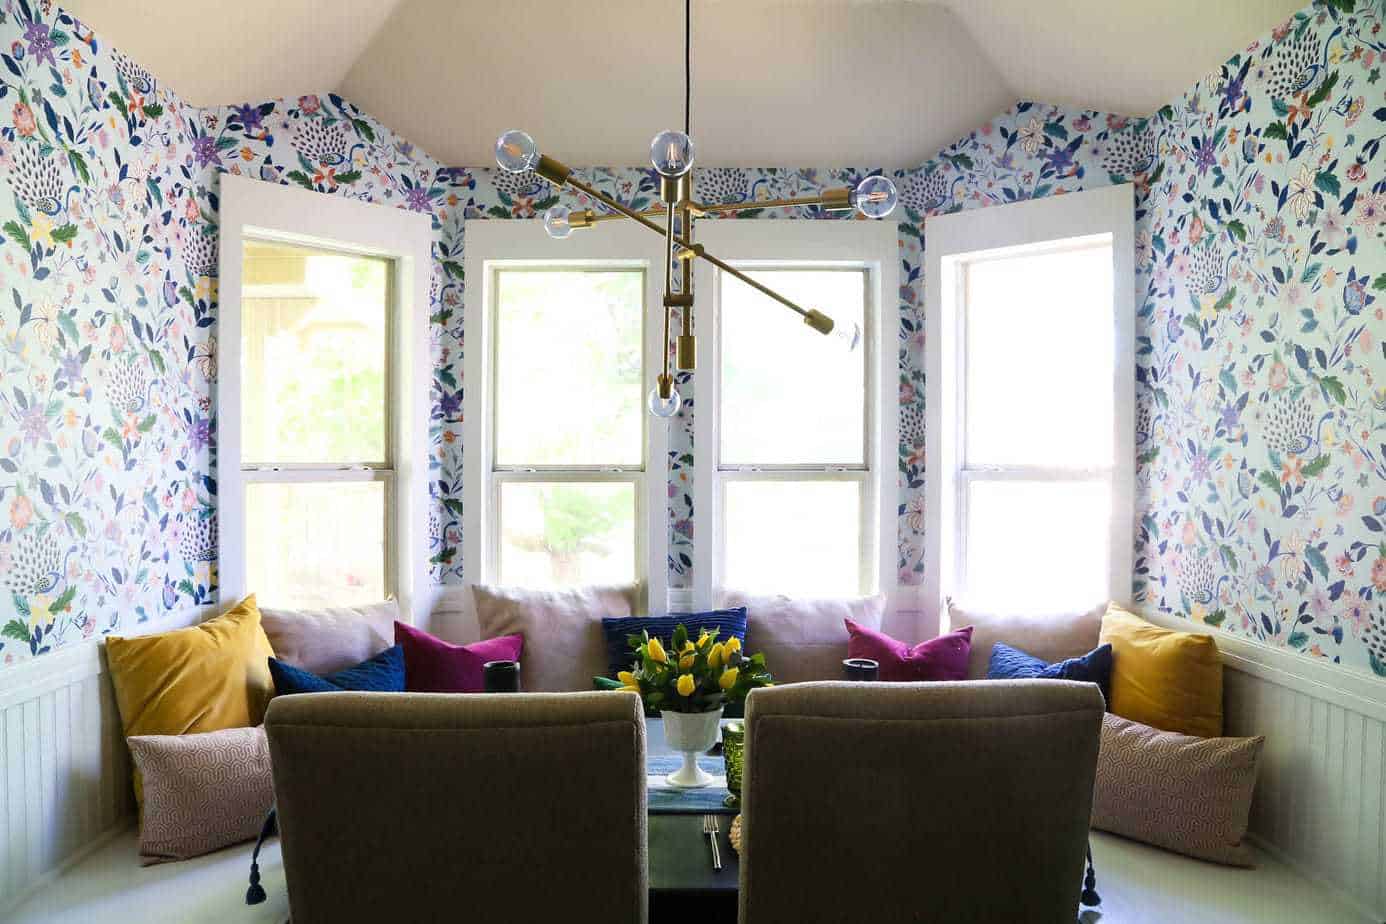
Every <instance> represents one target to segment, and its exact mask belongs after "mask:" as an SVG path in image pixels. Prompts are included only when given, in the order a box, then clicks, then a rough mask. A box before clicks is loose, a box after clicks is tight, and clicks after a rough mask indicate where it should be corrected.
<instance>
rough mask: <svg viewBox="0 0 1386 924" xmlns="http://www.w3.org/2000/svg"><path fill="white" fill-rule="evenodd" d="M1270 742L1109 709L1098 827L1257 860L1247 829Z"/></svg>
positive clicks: (1215, 855)
mask: <svg viewBox="0 0 1386 924" xmlns="http://www.w3.org/2000/svg"><path fill="white" fill-rule="evenodd" d="M1265 741H1266V739H1265V738H1264V737H1262V736H1260V735H1258V736H1256V737H1255V738H1195V737H1192V736H1191V735H1181V734H1178V733H1177V732H1167V731H1160V730H1159V729H1157V728H1151V727H1150V726H1149V725H1141V724H1140V723H1139V722H1132V721H1130V720H1129V719H1123V718H1121V717H1120V716H1116V715H1112V714H1111V713H1110V712H1109V713H1107V714H1106V716H1105V717H1104V718H1103V721H1102V745H1101V750H1100V751H1099V753H1098V757H1097V781H1096V783H1095V785H1094V787H1093V798H1092V826H1093V827H1094V828H1100V829H1101V830H1103V831H1111V832H1112V833H1114V834H1121V835H1125V836H1126V837H1129V838H1133V839H1135V840H1138V841H1144V842H1145V843H1147V844H1154V845H1155V846H1156V847H1164V848H1165V849H1167V850H1173V851H1174V852H1175V853H1182V854H1185V855H1187V856H1190V857H1197V858H1199V859H1201V860H1211V861H1212V862H1214V863H1225V864H1227V865H1229V866H1252V865H1254V864H1253V863H1252V858H1251V851H1250V849H1249V848H1248V847H1247V845H1246V843H1245V839H1246V829H1247V824H1248V816H1249V815H1250V813H1251V796H1252V792H1253V791H1254V790H1255V788H1256V766H1257V763H1258V762H1259V760H1260V757H1261V748H1262V746H1263V745H1264V744H1265Z"/></svg>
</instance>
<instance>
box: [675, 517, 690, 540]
mask: <svg viewBox="0 0 1386 924" xmlns="http://www.w3.org/2000/svg"><path fill="white" fill-rule="evenodd" d="M674 532H676V533H678V534H679V535H680V536H684V537H685V538H688V539H692V538H693V521H692V520H688V519H683V520H675V521H674Z"/></svg>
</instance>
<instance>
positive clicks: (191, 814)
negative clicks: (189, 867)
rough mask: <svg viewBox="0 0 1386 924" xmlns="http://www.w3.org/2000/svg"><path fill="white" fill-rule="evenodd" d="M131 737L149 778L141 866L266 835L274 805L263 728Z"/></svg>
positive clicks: (141, 768)
mask: <svg viewBox="0 0 1386 924" xmlns="http://www.w3.org/2000/svg"><path fill="white" fill-rule="evenodd" d="M126 740H127V741H128V742H129V744H130V753H131V755H132V756H133V757H134V759H135V766H136V767H138V768H139V771H140V774H141V775H142V776H143V779H144V805H143V808H142V809H141V812H140V863H141V864H142V865H144V866H149V865H150V864H153V863H167V862H169V861H171V860H186V859H187V858H189V857H196V856H201V855H202V854H204V853H210V852H211V851H213V850H217V849H218V848H221V847H226V846H228V845H230V844H239V843H240V842H241V841H248V840H250V839H251V838H253V837H255V836H256V835H257V834H259V833H260V826H261V825H262V824H263V823H264V821H265V815H266V814H267V813H268V812H269V810H270V806H271V805H273V804H274V781H273V778H272V776H271V774H270V755H269V743H268V741H267V740H266V738H265V728H264V726H263V725H257V726H256V727H254V728H227V729H223V730H222V731H214V732H203V733H200V734H194V735H135V736H133V737H130V738H127V739H126Z"/></svg>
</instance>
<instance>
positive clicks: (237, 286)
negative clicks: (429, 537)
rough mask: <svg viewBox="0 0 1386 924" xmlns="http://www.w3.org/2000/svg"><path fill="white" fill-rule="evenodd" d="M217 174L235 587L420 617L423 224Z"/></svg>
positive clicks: (227, 509) (230, 575) (392, 212)
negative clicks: (387, 604) (415, 611)
mask: <svg viewBox="0 0 1386 924" xmlns="http://www.w3.org/2000/svg"><path fill="white" fill-rule="evenodd" d="M223 184H224V185H223V203H224V207H225V210H226V213H225V214H226V216H228V217H229V221H227V220H224V221H223V226H222V232H223V237H222V241H223V256H222V279H223V290H222V313H221V342H220V363H219V365H220V376H219V380H218V397H219V405H220V422H221V441H220V456H219V460H218V462H219V482H220V488H221V492H220V493H221V502H222V503H221V511H220V515H221V527H222V528H221V584H222V589H223V596H224V597H227V598H231V597H238V596H240V595H242V594H244V593H255V594H256V595H257V597H258V599H259V600H260V601H261V602H262V603H263V604H266V605H271V606H283V607H324V606H349V605H354V604H362V603H368V602H372V601H377V600H381V599H384V598H386V597H391V596H395V597H399V598H401V602H402V603H404V604H406V605H407V606H409V607H412V606H413V605H414V604H415V603H418V604H419V606H420V608H421V610H422V609H423V607H424V601H423V600H422V599H421V597H422V595H423V578H422V574H423V571H422V567H421V565H422V560H423V557H424V556H423V553H422V548H421V545H422V543H421V541H419V540H421V539H422V535H421V534H422V532H423V529H424V525H423V518H422V515H421V514H422V511H423V503H422V500H423V496H424V490H425V486H424V479H423V471H424V467H425V465H426V451H427V450H426V443H425V442H423V440H424V434H425V433H426V428H427V411H426V405H425V404H424V403H423V402H424V400H426V385H425V383H426V382H427V381H428V376H427V367H426V365H424V363H426V362H427V349H426V341H425V340H424V339H423V338H424V336H425V333H424V320H425V318H426V306H427V288H426V286H427V275H426V273H427V267H428V246H429V243H428V242H429V234H430V231H429V225H428V221H427V219H426V218H420V217H417V216H408V215H407V214H406V213H403V212H400V211H399V210H396V209H389V208H384V207H376V206H368V205H365V204H363V203H356V202H345V201H341V200H336V199H331V198H329V197H325V196H318V195H315V194H312V193H305V192H301V191H298V190H289V189H286V188H283V187H278V186H271V185H270V184H264V183H254V182H251V181H246V180H240V179H237V178H232V177H223ZM410 549H413V550H416V552H417V554H411V553H410V551H409V550H410ZM405 611H406V612H409V610H408V609H406V610H405Z"/></svg>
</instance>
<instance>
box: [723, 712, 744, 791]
mask: <svg viewBox="0 0 1386 924" xmlns="http://www.w3.org/2000/svg"><path fill="white" fill-rule="evenodd" d="M745 757H746V726H745V725H743V724H742V723H740V722H728V723H727V724H726V725H723V726H722V760H723V761H724V762H725V763H726V765H727V792H729V793H731V795H729V796H727V799H726V804H727V805H728V806H731V807H733V808H734V807H736V806H737V805H740V804H741V766H742V762H743V761H744V760H745Z"/></svg>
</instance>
